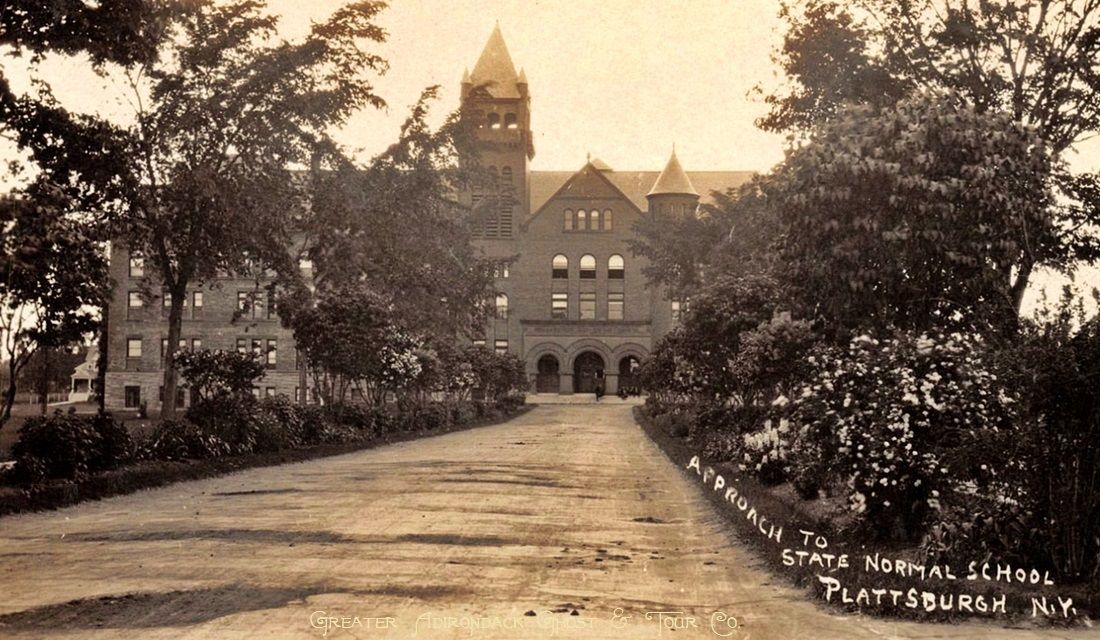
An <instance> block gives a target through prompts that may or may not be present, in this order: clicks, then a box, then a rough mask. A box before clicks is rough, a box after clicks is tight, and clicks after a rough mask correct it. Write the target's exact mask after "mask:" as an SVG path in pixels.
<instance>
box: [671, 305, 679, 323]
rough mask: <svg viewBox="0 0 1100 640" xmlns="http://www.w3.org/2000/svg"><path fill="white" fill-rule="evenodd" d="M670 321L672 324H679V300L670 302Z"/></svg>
mask: <svg viewBox="0 0 1100 640" xmlns="http://www.w3.org/2000/svg"><path fill="white" fill-rule="evenodd" d="M672 321H673V322H679V321H680V301H679V300H673V301H672Z"/></svg>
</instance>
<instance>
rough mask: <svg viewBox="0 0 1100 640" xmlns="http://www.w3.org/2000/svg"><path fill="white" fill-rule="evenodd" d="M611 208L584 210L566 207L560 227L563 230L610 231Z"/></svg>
mask: <svg viewBox="0 0 1100 640" xmlns="http://www.w3.org/2000/svg"><path fill="white" fill-rule="evenodd" d="M611 224H612V216H611V209H604V210H603V214H602V215H601V214H600V211H599V210H598V209H593V210H591V211H585V210H584V209H578V210H577V211H575V212H574V211H573V210H572V209H566V210H565V213H564V214H563V221H562V229H564V230H565V231H611Z"/></svg>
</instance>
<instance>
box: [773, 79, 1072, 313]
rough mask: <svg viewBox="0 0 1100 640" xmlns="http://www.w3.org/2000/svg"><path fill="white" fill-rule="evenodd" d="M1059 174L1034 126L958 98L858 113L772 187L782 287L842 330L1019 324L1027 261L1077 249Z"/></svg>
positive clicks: (804, 151) (790, 164) (826, 129)
mask: <svg viewBox="0 0 1100 640" xmlns="http://www.w3.org/2000/svg"><path fill="white" fill-rule="evenodd" d="M1054 166H1055V165H1054V164H1053V162H1052V160H1051V158H1050V156H1049V155H1048V154H1047V152H1046V148H1045V146H1044V145H1043V142H1042V140H1041V139H1039V137H1038V136H1037V134H1036V133H1035V132H1034V130H1032V129H1030V128H1028V127H1026V126H1024V125H1022V124H1020V123H1019V122H1016V121H1015V120H1014V119H1013V118H1012V117H1011V116H1010V115H1008V114H1004V113H1000V112H998V113H982V112H979V111H978V110H977V109H975V108H973V107H972V106H970V105H969V104H968V103H967V102H965V101H962V100H958V99H955V98H954V97H952V96H948V97H942V98H938V97H935V96H918V97H914V98H912V99H908V100H905V101H903V102H901V103H899V104H898V105H897V106H896V107H885V108H881V109H876V108H873V107H868V106H855V107H850V108H847V109H845V110H843V111H842V112H841V113H839V114H838V115H837V116H836V117H835V118H834V119H833V120H832V121H831V122H829V123H828V124H826V125H823V126H822V127H821V128H820V129H819V130H818V131H817V133H816V134H815V135H814V137H813V138H812V139H811V141H810V142H809V143H807V144H806V145H804V146H802V147H801V148H799V149H795V150H793V151H792V152H791V153H790V154H788V157H787V159H786V160H785V161H784V163H783V164H782V165H781V166H780V167H779V168H778V169H777V170H776V172H775V174H774V176H773V177H772V179H771V180H770V181H769V186H768V194H769V198H770V199H771V201H772V203H773V206H774V207H775V210H776V212H777V214H778V216H779V218H780V220H781V222H782V224H783V225H784V230H785V234H786V235H785V238H784V241H783V246H782V249H781V264H782V270H783V279H784V281H786V282H787V283H789V284H790V286H791V287H793V289H794V292H795V298H796V300H797V301H798V302H799V303H800V304H801V305H802V306H801V308H802V310H803V312H804V314H805V315H804V317H813V318H822V319H824V320H825V321H826V322H827V323H828V324H829V325H830V327H829V328H830V330H834V329H837V328H841V327H845V326H847V327H852V326H854V325H861V326H876V327H886V326H897V327H903V328H916V329H925V328H929V327H932V326H943V325H945V324H948V323H951V322H955V321H967V322H976V323H979V324H980V325H981V326H985V327H991V328H994V329H1004V328H1011V327H1014V326H1015V321H1016V298H1015V292H1016V289H1017V288H1018V287H1019V286H1021V278H1026V272H1027V269H1028V265H1032V264H1037V263H1042V262H1046V261H1048V260H1055V259H1057V257H1056V256H1057V255H1058V254H1059V253H1060V252H1061V251H1062V250H1063V249H1064V247H1063V242H1064V238H1063V237H1062V235H1061V229H1060V227H1059V226H1058V225H1057V223H1056V221H1055V220H1053V219H1051V217H1050V216H1049V215H1048V213H1049V210H1050V206H1051V200H1052V195H1051V193H1050V190H1049V185H1050V181H1049V177H1050V175H1051V173H1052V171H1053V170H1054Z"/></svg>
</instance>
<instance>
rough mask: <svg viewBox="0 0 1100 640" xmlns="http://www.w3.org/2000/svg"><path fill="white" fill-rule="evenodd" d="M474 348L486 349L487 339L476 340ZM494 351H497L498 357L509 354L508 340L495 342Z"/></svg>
mask: <svg viewBox="0 0 1100 640" xmlns="http://www.w3.org/2000/svg"><path fill="white" fill-rule="evenodd" d="M474 346H475V347H484V346H485V339H484V338H478V339H476V340H474ZM493 351H496V352H497V355H504V354H506V353H508V341H507V340H495V341H494V342H493Z"/></svg>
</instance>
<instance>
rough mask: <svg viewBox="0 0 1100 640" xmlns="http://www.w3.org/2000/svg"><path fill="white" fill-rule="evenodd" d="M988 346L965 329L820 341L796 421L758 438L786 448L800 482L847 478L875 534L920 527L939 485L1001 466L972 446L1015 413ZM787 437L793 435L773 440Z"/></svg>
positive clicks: (796, 402) (793, 409)
mask: <svg viewBox="0 0 1100 640" xmlns="http://www.w3.org/2000/svg"><path fill="white" fill-rule="evenodd" d="M984 350H985V346H984V344H983V343H982V341H981V338H980V337H979V336H976V335H967V334H961V333H952V334H921V335H913V334H909V333H899V334H896V335H895V336H893V337H892V338H890V339H887V340H879V339H876V338H873V337H870V336H867V335H863V336H859V337H857V338H855V339H853V340H852V341H851V343H850V345H849V347H848V350H847V351H846V352H835V351H829V350H825V349H822V350H818V351H817V352H816V353H815V355H814V356H811V363H812V364H813V365H814V375H813V377H812V379H811V381H810V382H809V383H808V384H806V385H804V386H803V387H802V389H801V390H800V391H799V393H798V394H797V395H795V397H794V398H792V399H791V401H790V404H789V406H788V407H786V409H787V412H786V413H787V415H788V416H789V420H790V423H791V427H790V429H789V430H788V431H787V432H786V433H782V432H780V428H779V425H778V424H777V425H776V426H775V428H774V435H766V436H759V437H758V439H757V440H754V442H757V441H759V444H760V446H761V447H763V448H767V447H769V446H770V447H771V450H772V451H776V452H778V453H775V454H773V456H774V455H779V456H781V455H782V454H783V452H784V451H786V450H788V448H789V450H790V451H792V452H793V453H792V454H791V455H789V456H788V458H789V460H788V467H787V471H788V473H790V474H791V475H792V476H794V477H795V478H796V479H799V480H801V481H802V483H803V484H804V488H806V485H814V484H816V485H819V486H824V485H825V484H827V483H829V482H830V481H835V480H840V481H842V483H843V485H844V486H846V487H847V492H848V497H849V503H850V506H851V508H852V509H853V510H854V511H855V512H856V513H857V514H859V515H860V516H861V519H862V520H863V521H864V522H866V523H875V525H876V527H878V532H879V533H881V534H885V535H889V536H894V537H897V536H904V535H912V534H914V533H918V532H920V531H922V525H923V524H924V522H925V519H926V517H927V515H928V514H929V512H930V510H932V509H935V508H936V506H937V504H938V498H939V496H940V495H941V494H942V493H944V492H951V491H954V490H956V489H957V487H958V486H959V483H962V482H966V481H970V480H979V481H983V482H988V479H989V477H990V476H991V475H994V474H995V473H996V470H995V469H993V468H991V467H990V465H989V464H983V465H979V466H977V467H975V466H974V465H973V464H972V463H973V460H972V458H971V457H968V455H967V452H971V453H972V452H974V451H980V450H981V448H982V442H984V441H987V440H988V439H989V438H990V437H991V435H992V434H996V433H998V432H999V431H1003V430H1005V429H1008V428H1009V427H1010V425H1011V420H1012V417H1013V412H1014V404H1015V399H1014V398H1013V397H1012V396H1011V395H1010V394H1009V393H1007V392H1006V391H1005V390H1004V388H1003V387H1002V386H1001V385H1000V383H999V382H998V380H997V377H996V375H994V374H993V373H992V371H991V370H990V368H989V367H987V366H986V363H985V362H984V361H983V360H982V353H983V351H984ZM765 433H767V432H765ZM783 436H789V437H793V438H794V439H795V440H796V442H795V443H792V444H790V445H782V446H781V445H776V444H774V442H775V441H776V440H777V439H778V441H779V442H780V443H783V442H784V440H783ZM815 476H816V477H815ZM885 524H889V525H890V527H889V528H887V527H885V526H883V525H885Z"/></svg>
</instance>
